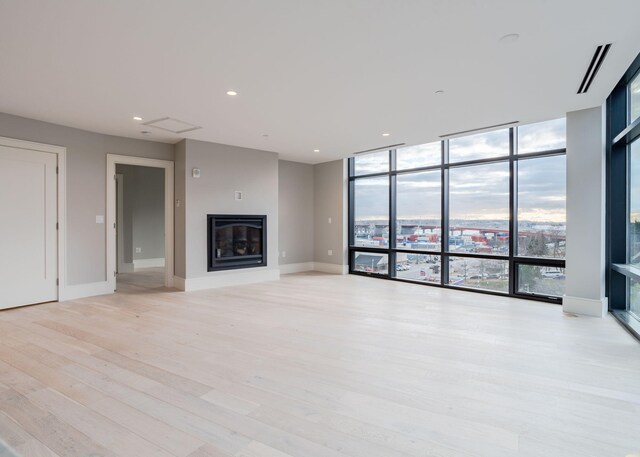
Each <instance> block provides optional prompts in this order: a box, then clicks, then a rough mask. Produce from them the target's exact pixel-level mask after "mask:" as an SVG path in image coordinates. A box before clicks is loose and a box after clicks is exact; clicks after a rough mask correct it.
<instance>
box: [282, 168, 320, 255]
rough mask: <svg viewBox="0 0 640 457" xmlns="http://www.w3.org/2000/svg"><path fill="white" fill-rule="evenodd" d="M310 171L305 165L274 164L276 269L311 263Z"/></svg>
mask: <svg viewBox="0 0 640 457" xmlns="http://www.w3.org/2000/svg"><path fill="white" fill-rule="evenodd" d="M313 168H314V167H313V165H309V164H305V163H298V162H289V161H286V160H280V161H278V214H279V216H278V218H279V223H278V226H279V228H280V231H279V232H280V233H279V234H278V244H279V248H280V259H279V260H280V265H287V264H292V263H306V262H313V260H314V217H315V216H314V210H313V205H314V199H313V193H314V189H313V182H314V171H313ZM285 254H286V256H283V255H285Z"/></svg>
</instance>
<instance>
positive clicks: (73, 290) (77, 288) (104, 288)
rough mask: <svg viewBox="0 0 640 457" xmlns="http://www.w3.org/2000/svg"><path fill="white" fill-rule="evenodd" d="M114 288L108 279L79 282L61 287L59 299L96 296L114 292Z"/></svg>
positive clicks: (66, 299)
mask: <svg viewBox="0 0 640 457" xmlns="http://www.w3.org/2000/svg"><path fill="white" fill-rule="evenodd" d="M112 293H113V288H112V286H111V285H110V284H109V283H108V282H107V281H101V282H92V283H89V284H77V285H74V286H65V287H64V289H63V288H60V297H59V299H58V301H68V300H77V299H78V298H85V297H94V296H96V295H107V294H112Z"/></svg>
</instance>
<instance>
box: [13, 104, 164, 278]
mask: <svg viewBox="0 0 640 457" xmlns="http://www.w3.org/2000/svg"><path fill="white" fill-rule="evenodd" d="M0 136H4V137H8V138H17V139H20V140H27V141H35V142H38V143H46V144H53V145H58V146H64V147H66V148H67V284H68V285H75V284H85V283H93V282H101V281H105V280H106V248H105V244H106V226H105V224H96V216H97V215H105V212H106V209H105V207H106V195H105V189H106V185H105V179H106V166H107V159H106V155H107V153H111V154H121V155H130V156H138V157H149V158H154V159H164V160H173V158H174V153H173V145H171V144H164V143H156V142H152V141H145V140H135V139H129V138H121V137H116V136H111V135H102V134H99V133H92V132H87V131H85V130H78V129H74V128H70V127H64V126H60V125H55V124H49V123H46V122H40V121H35V120H32V119H27V118H23V117H18V116H12V115H9V114H4V113H0Z"/></svg>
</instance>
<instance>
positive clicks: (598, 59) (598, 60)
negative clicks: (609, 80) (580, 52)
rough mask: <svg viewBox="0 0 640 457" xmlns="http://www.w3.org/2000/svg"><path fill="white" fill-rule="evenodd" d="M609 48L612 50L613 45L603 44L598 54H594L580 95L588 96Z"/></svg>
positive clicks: (581, 86)
mask: <svg viewBox="0 0 640 457" xmlns="http://www.w3.org/2000/svg"><path fill="white" fill-rule="evenodd" d="M609 48H611V43H609V44H601V45H600V46H598V47H597V48H596V52H595V53H594V54H593V57H592V58H591V63H590V64H589V68H587V72H586V73H585V74H584V78H582V84H580V88H579V89H578V94H586V93H587V91H588V90H589V87H591V83H592V82H593V80H594V78H595V77H596V75H597V74H598V70H600V67H601V66H602V62H604V59H605V57H607V53H608V52H609Z"/></svg>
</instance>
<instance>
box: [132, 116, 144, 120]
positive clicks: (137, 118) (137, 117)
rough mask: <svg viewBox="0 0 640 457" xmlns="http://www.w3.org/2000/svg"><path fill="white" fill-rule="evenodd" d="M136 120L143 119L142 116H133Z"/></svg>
mask: <svg viewBox="0 0 640 457" xmlns="http://www.w3.org/2000/svg"><path fill="white" fill-rule="evenodd" d="M133 120H134V121H141V120H142V118H141V117H140V116H133Z"/></svg>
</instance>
